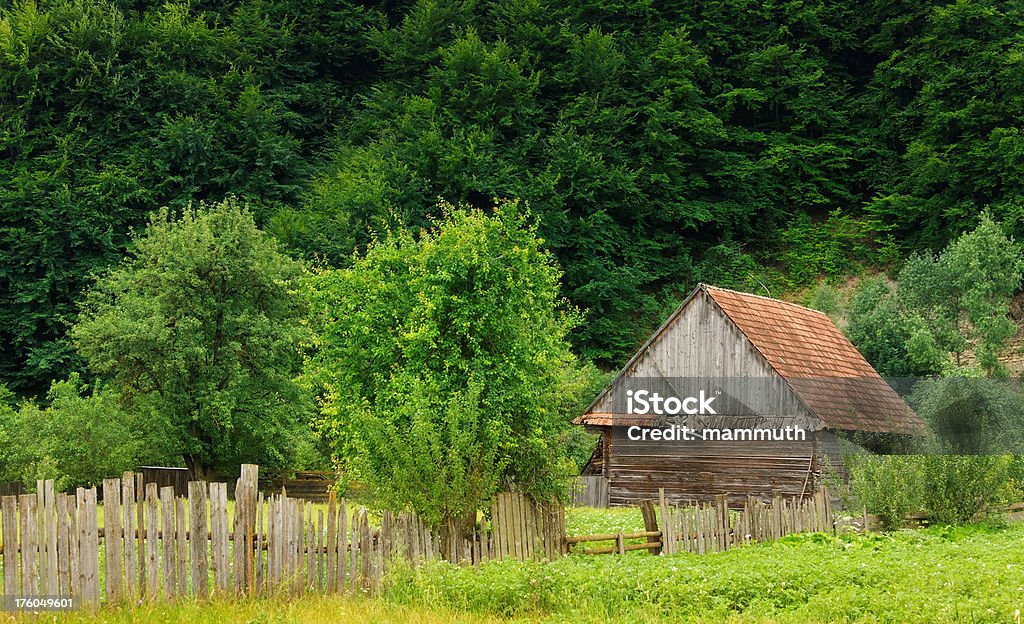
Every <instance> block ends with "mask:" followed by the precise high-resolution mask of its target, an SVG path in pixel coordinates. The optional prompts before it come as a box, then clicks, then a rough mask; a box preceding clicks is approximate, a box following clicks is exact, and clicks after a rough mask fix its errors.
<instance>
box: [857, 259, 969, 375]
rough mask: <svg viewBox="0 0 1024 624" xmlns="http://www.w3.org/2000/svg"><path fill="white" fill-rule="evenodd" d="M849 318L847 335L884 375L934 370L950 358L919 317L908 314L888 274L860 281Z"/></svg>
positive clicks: (941, 366) (923, 372) (920, 372)
mask: <svg viewBox="0 0 1024 624" xmlns="http://www.w3.org/2000/svg"><path fill="white" fill-rule="evenodd" d="M847 318H848V322H847V325H846V327H845V329H844V332H845V333H846V336H847V337H848V338H849V339H850V342H852V343H853V344H854V345H855V346H856V347H857V350H858V351H860V352H861V354H862V355H864V358H865V359H867V361H868V362H870V363H871V364H872V366H874V367H875V370H877V371H878V373H879V374H880V375H882V376H883V377H913V376H918V375H929V374H934V373H937V372H939V371H941V370H942V368H943V366H944V363H945V362H946V361H947V360H948V358H949V356H948V354H947V353H946V352H944V351H942V350H941V349H939V348H938V347H937V346H936V345H935V344H934V342H933V341H931V340H928V336H929V334H928V333H927V332H925V331H921V330H923V329H926V328H925V327H923V326H922V325H923V323H922V322H921V321H920V319H919V317H912V318H910V319H908V318H907V317H906V314H905V312H904V307H903V306H902V305H901V302H900V300H899V298H898V297H897V296H896V289H895V287H894V286H893V285H892V284H891V283H890V282H889V281H888V280H886V279H885V278H884V277H881V276H876V277H870V278H867V279H865V280H862V281H861V282H860V284H859V285H858V287H857V290H856V291H855V292H854V293H853V296H852V297H851V299H850V303H849V306H848V308H847Z"/></svg>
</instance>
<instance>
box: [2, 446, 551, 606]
mask: <svg viewBox="0 0 1024 624" xmlns="http://www.w3.org/2000/svg"><path fill="white" fill-rule="evenodd" d="M257 476H258V468H257V467H256V466H254V465H245V466H243V467H242V476H241V477H240V478H239V479H238V481H237V483H236V485H235V496H234V499H235V507H234V513H233V514H229V505H228V498H227V484H225V483H210V484H207V483H206V482H198V481H193V482H189V483H188V495H187V496H181V497H176V496H175V495H174V488H173V487H171V486H167V487H160V488H158V486H157V484H155V483H144V482H143V478H142V475H141V474H133V473H125V475H124V476H123V477H122V478H121V479H107V480H105V481H104V482H103V488H102V492H103V501H102V502H103V505H102V520H103V525H104V526H102V527H99V526H98V524H99V517H100V516H99V507H98V502H97V490H96V488H92V489H82V488H79V489H78V491H77V492H76V493H75V494H73V495H71V494H60V493H55V492H54V484H53V481H45V482H40V483H39V484H38V491H37V492H36V493H35V494H24V495H20V496H5V497H3V498H2V499H0V527H2V535H3V543H2V544H0V567H2V570H3V572H2V579H3V595H4V596H7V597H17V596H55V597H56V596H60V597H77V598H78V599H79V600H80V601H81V603H82V604H84V605H96V604H99V603H100V602H101V601H103V602H109V603H118V602H132V601H136V600H140V599H146V600H159V599H168V598H175V597H180V596H196V597H199V598H205V597H207V596H209V595H210V594H211V593H222V594H227V593H234V594H239V595H242V594H244V595H253V594H258V593H263V592H275V593H287V594H298V593H304V592H328V593H338V592H362V593H374V592H376V591H378V590H379V589H380V585H381V579H382V577H383V574H384V573H385V572H386V571H387V569H388V567H389V566H391V565H393V562H395V561H397V560H405V561H408V562H410V563H412V564H413V565H418V564H419V563H421V562H423V561H429V560H436V559H446V560H448V561H451V562H454V563H459V564H463V565H470V564H479V563H480V562H481V561H486V560H490V559H504V558H516V559H528V558H541V557H547V558H555V557H557V556H559V555H561V554H562V553H563V552H564V540H563V539H562V536H563V535H564V534H565V517H564V511H563V510H562V508H561V506H560V505H541V504H538V503H536V502H534V501H532V500H531V499H529V498H528V497H526V496H523V495H521V494H516V493H504V494H500V495H498V497H496V499H495V501H494V503H493V506H492V509H491V522H490V527H487V526H486V525H485V524H478V525H477V526H476V528H475V530H474V531H473V535H472V537H470V538H462V537H459V536H458V535H459V532H458V531H456V530H455V529H454V527H451V526H449V527H446V528H443V529H441V530H432V529H431V528H429V527H428V526H426V524H425V523H424V522H423V521H422V520H420V519H419V518H418V517H417V516H416V515H415V514H413V513H399V514H393V513H391V512H387V511H385V512H383V514H382V515H381V517H380V522H379V526H378V527H371V525H370V522H369V515H368V513H367V510H366V508H365V507H359V508H358V509H356V508H354V507H353V506H350V504H349V503H348V502H346V501H345V500H343V499H342V500H337V499H336V498H335V497H334V496H333V495H332V496H330V498H329V500H328V502H327V504H326V505H314V504H313V503H311V502H309V501H305V500H300V499H295V498H290V497H288V495H287V492H286V491H282V493H281V494H272V495H269V496H265V495H264V494H262V493H260V492H259V491H258V487H257ZM101 546H102V548H101ZM101 566H102V567H101Z"/></svg>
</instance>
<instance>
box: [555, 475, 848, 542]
mask: <svg viewBox="0 0 1024 624" xmlns="http://www.w3.org/2000/svg"><path fill="white" fill-rule="evenodd" d="M659 494H660V497H659V498H660V500H659V505H658V507H659V509H658V512H657V513H656V512H655V511H654V505H653V504H652V503H651V502H650V501H644V504H642V505H641V512H642V513H643V516H644V526H645V530H644V531H642V532H639V533H624V532H623V531H618V532H617V533H605V534H601V535H583V536H572V537H567V538H566V544H567V545H569V546H574V545H580V549H578V550H577V551H576V552H580V553H583V554H595V555H596V554H608V553H617V554H625V553H626V552H629V551H632V550H649V551H651V552H652V553H653V554H658V553H661V552H663V553H664V554H666V555H672V554H676V553H679V552H684V551H685V552H691V553H698V554H704V553H712V552H719V551H723V550H728V549H730V548H732V547H734V546H737V545H740V544H749V543H751V542H766V541H771V540H776V539H779V538H780V537H782V536H784V535H789V534H791V533H801V532H808V531H832V530H833V529H834V525H835V521H834V518H833V514H832V505H831V501H830V499H829V495H828V491H827V490H824V489H823V490H820V491H818V492H817V493H816V494H815V495H813V496H809V497H805V498H799V497H794V498H788V499H787V498H783V497H782V496H781V495H780V494H776V495H775V497H774V498H773V500H772V502H771V503H770V504H768V503H764V502H762V501H760V500H757V499H754V498H747V499H746V501H745V502H744V505H743V508H742V509H741V510H731V509H730V508H729V505H728V502H729V501H728V495H726V494H722V495H719V496H717V497H715V502H714V503H695V504H692V505H685V506H677V505H669V504H667V503H666V501H665V493H664V490H660V491H659ZM658 518H660V525H661V528H660V529H659V528H658V524H659V522H658ZM637 539H644V540H645V541H644V542H640V543H627V542H628V541H630V540H637ZM592 542H614V545H612V546H600V547H597V548H587V547H585V546H583V545H589V544H590V543H592Z"/></svg>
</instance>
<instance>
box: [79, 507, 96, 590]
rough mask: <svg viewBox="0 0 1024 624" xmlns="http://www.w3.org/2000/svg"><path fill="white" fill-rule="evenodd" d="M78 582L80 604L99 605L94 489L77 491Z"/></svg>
mask: <svg viewBox="0 0 1024 624" xmlns="http://www.w3.org/2000/svg"><path fill="white" fill-rule="evenodd" d="M77 500H78V528H79V536H78V542H79V545H80V546H79V548H80V552H81V556H80V560H79V575H80V576H79V581H78V585H79V587H80V588H81V592H82V593H81V596H82V604H83V605H86V606H97V605H99V604H100V537H99V531H98V530H97V524H98V518H97V509H96V488H90V489H88V490H86V489H83V488H79V489H78V499H77Z"/></svg>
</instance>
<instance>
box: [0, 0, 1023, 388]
mask: <svg viewBox="0 0 1024 624" xmlns="http://www.w3.org/2000/svg"><path fill="white" fill-rule="evenodd" d="M1022 26H1024V11H1022V10H1021V9H1020V7H1019V6H1017V5H1016V4H1014V3H999V2H990V1H984V2H973V3H963V2H961V3H952V4H950V3H948V2H945V1H943V2H917V3H912V2H902V1H900V2H880V1H877V0H870V1H869V2H866V3H864V2H860V3H857V2H831V3H826V2H822V1H820V0H812V1H809V2H801V3H789V4H781V5H780V4H777V3H768V2H747V1H739V0H724V1H722V2H713V3H707V2H701V3H682V4H679V3H676V4H671V3H669V4H657V3H651V2H640V3H608V2H600V1H596V0H593V1H592V0H586V1H578V2H552V1H551V0H487V1H483V2H467V1H464V0H402V1H400V2H374V3H348V2H327V1H325V0H314V1H309V2H306V1H303V2H300V1H298V0H232V1H230V2H209V1H203V2H192V3H187V4H183V3H174V2H172V3H157V2H148V1H147V2H132V3H127V2H113V3H104V2H78V1H75V0H39V1H38V2H33V1H31V0H3V1H0V344H3V346H4V348H3V349H2V351H0V380H2V381H3V382H5V383H7V384H8V385H9V386H10V387H11V388H12V389H13V390H14V391H16V392H18V393H19V394H22V395H25V394H34V395H36V396H41V395H43V394H44V393H45V391H46V388H48V386H49V382H50V380H51V379H54V378H59V379H63V378H66V376H67V373H68V372H69V371H71V370H73V369H76V368H79V367H80V365H81V362H80V361H79V360H78V359H77V357H76V356H75V354H74V352H73V350H72V349H71V348H70V346H69V342H68V340H67V339H66V336H65V333H66V329H67V327H68V326H69V324H70V323H73V322H74V318H75V314H76V308H75V306H74V302H75V301H76V300H77V299H78V297H79V296H80V294H81V293H82V290H83V288H84V287H85V286H86V285H87V283H88V275H89V274H90V273H94V272H102V270H104V269H105V268H108V267H109V266H111V265H112V264H113V263H115V262H116V261H117V259H118V258H120V257H121V255H122V252H123V251H124V249H125V248H126V246H127V245H128V244H129V239H128V236H127V232H128V230H129V228H130V227H132V226H134V227H139V226H142V225H143V224H144V223H145V222H146V220H147V218H148V216H149V214H150V213H151V212H153V211H154V210H155V209H157V208H158V207H160V206H171V207H176V208H181V207H183V206H185V205H187V204H188V202H189V201H191V200H203V199H208V200H211V201H217V200H219V199H222V198H223V197H225V196H227V195H237V196H241V197H245V198H246V199H247V200H249V201H250V205H251V206H252V209H253V211H254V213H255V216H256V221H257V223H259V224H260V225H261V226H266V227H267V228H268V229H269V230H270V231H271V232H273V233H274V234H275V235H276V236H277V237H279V238H280V239H281V240H282V241H284V242H285V243H286V245H287V246H288V247H289V248H290V250H292V251H293V252H294V253H296V254H297V255H301V256H304V257H307V258H312V257H314V256H320V257H326V258H327V259H328V261H329V262H330V263H335V264H337V265H339V266H343V265H345V264H347V263H348V262H349V258H350V257H351V252H352V250H353V248H362V247H363V246H365V245H366V244H367V242H368V241H370V240H371V238H372V236H373V233H374V232H382V231H384V230H386V229H402V228H410V229H412V230H415V229H417V228H420V227H423V226H425V225H427V223H429V217H430V216H431V215H430V214H429V213H430V212H431V210H432V207H433V206H434V205H435V204H436V200H437V198H438V197H444V198H446V199H448V200H451V201H453V202H456V203H462V204H467V205H471V206H476V207H488V206H490V205H491V204H492V200H493V199H495V198H519V199H521V200H523V201H524V202H527V203H528V204H529V206H530V207H531V210H532V212H533V213H534V214H535V215H537V217H538V219H539V233H540V234H541V235H542V236H543V237H544V240H545V245H546V246H547V248H549V249H550V250H551V251H553V253H554V254H555V256H556V258H557V260H558V262H559V264H560V266H561V267H562V269H563V272H564V283H563V285H562V291H561V292H562V294H563V295H564V296H566V297H568V298H569V299H570V300H571V301H572V303H574V304H575V305H576V306H578V307H579V308H580V309H581V310H582V311H583V312H584V313H585V315H586V319H585V321H584V322H583V323H581V324H580V325H579V326H578V327H577V328H576V329H575V330H574V331H573V333H572V335H571V339H572V340H573V343H574V346H575V347H576V349H577V351H579V352H580V353H582V354H583V355H585V356H587V357H589V358H590V359H593V360H595V361H596V362H597V363H598V364H600V365H601V366H603V367H605V368H608V367H613V366H615V365H618V364H620V363H621V362H622V361H623V359H624V358H625V356H626V355H628V354H629V353H630V352H631V351H632V350H633V349H635V348H636V347H637V346H638V344H639V343H640V341H642V339H643V338H644V337H645V336H646V335H647V334H648V333H649V331H650V330H651V329H652V328H653V327H654V326H655V325H656V324H657V322H658V321H659V320H661V316H662V315H663V313H664V311H665V310H666V309H670V308H671V307H672V304H673V302H676V301H678V299H679V297H680V296H682V295H683V294H685V293H686V292H688V291H689V290H690V289H691V288H692V287H693V286H694V284H695V283H696V282H697V281H699V280H704V281H710V282H713V283H718V284H720V285H725V286H732V287H736V288H742V289H745V290H752V291H757V292H763V291H768V292H771V293H772V294H773V295H776V296H778V295H781V294H784V293H785V292H787V291H791V290H793V289H795V288H801V287H803V286H806V285H809V284H811V283H813V282H815V281H817V280H820V279H823V278H824V279H826V280H829V279H835V278H837V277H838V276H839V274H842V273H848V272H853V273H856V272H858V271H859V270H860V269H861V267H862V266H865V265H883V266H887V265H889V264H891V263H892V262H893V261H894V260H895V259H896V258H895V256H896V254H897V253H898V252H899V253H906V252H910V251H916V252H918V253H920V254H921V255H922V256H923V257H927V256H929V255H930V254H932V253H934V252H935V251H937V250H939V249H941V248H942V247H944V246H945V245H946V243H947V242H948V241H950V240H952V239H954V238H955V237H956V236H957V235H959V234H960V233H961V232H962V231H963V230H965V229H967V228H970V227H971V226H972V225H973V224H974V223H975V221H976V216H977V214H978V213H979V212H980V211H981V210H982V208H983V207H984V206H986V205H988V206H989V207H990V210H991V214H992V215H993V216H994V217H995V218H998V219H999V220H1000V221H1001V222H1003V223H1004V224H1006V227H1007V228H1008V231H1009V232H1011V233H1017V234H1020V231H1021V229H1022V228H1024V208H1022V204H1021V200H1020V197H1021V194H1022V192H1024V185H1022V179H1021V171H1024V166H1022V164H1024V157H1022V154H1024V148H1022V145H1024V143H1022V142H1021V138H1020V130H1021V128H1020V120H1021V119H1022V118H1024V108H1022V107H1024V96H1022V93H1024V80H1022V78H1021V76H1022V75H1024V72H1021V71H1019V69H1020V68H1019V65H1020V57H1021V46H1022V42H1024V35H1022V34H1021V33H1024V28H1022ZM990 329H991V330H992V331H993V332H996V333H998V332H997V331H996V330H998V329H999V328H990ZM942 348H946V346H943V347H942ZM983 355H984V356H985V357H988V356H987V353H984V354H983ZM986 365H987V364H986ZM914 366H917V365H916V364H915V365H914ZM905 368H906V367H904V369H905Z"/></svg>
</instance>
